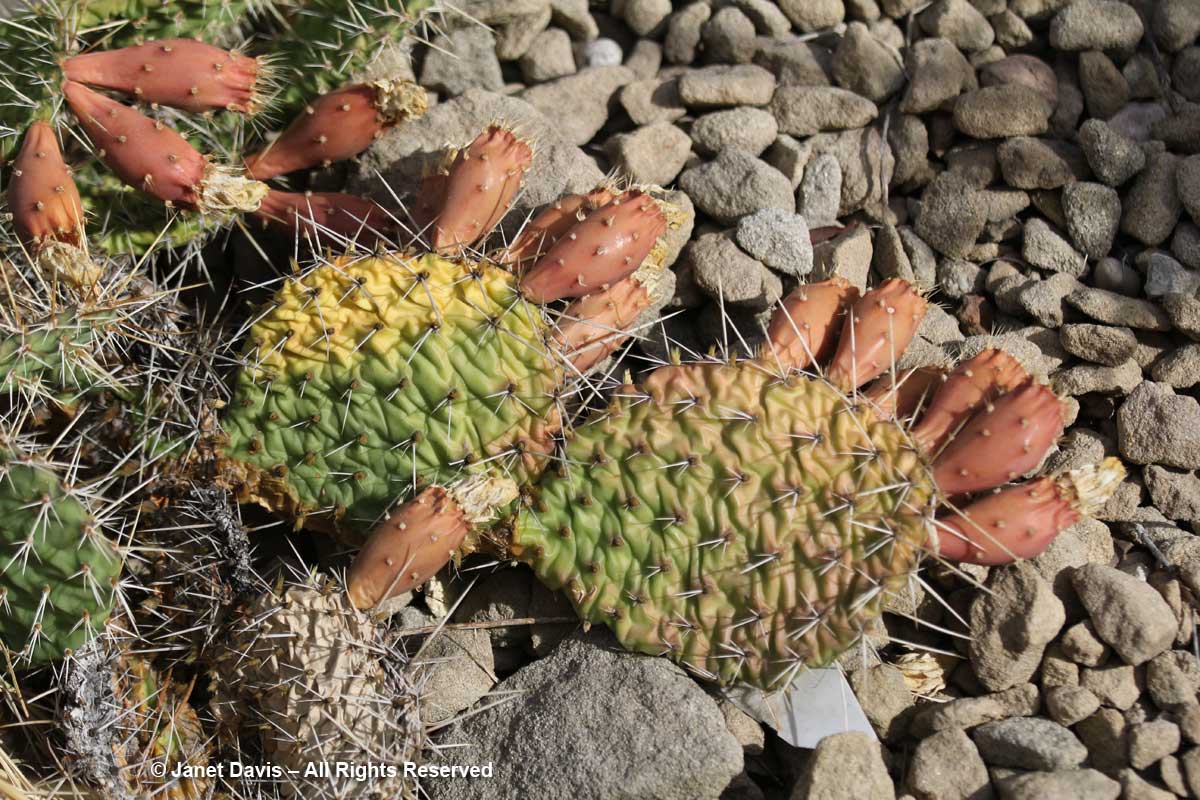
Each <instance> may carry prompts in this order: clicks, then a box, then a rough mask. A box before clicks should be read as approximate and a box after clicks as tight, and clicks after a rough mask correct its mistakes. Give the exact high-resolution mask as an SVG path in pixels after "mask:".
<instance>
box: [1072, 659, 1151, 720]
mask: <svg viewBox="0 0 1200 800" xmlns="http://www.w3.org/2000/svg"><path fill="white" fill-rule="evenodd" d="M1079 685H1080V686H1082V687H1083V688H1085V689H1087V690H1089V691H1091V692H1092V693H1093V694H1094V695H1096V696H1097V697H1099V698H1100V702H1101V703H1102V704H1103V705H1106V706H1111V707H1113V708H1115V709H1117V710H1118V711H1126V710H1128V709H1129V708H1130V707H1131V706H1132V705H1133V704H1134V703H1136V702H1137V699H1138V695H1140V694H1141V687H1139V686H1138V678H1137V673H1136V672H1135V671H1134V668H1133V667H1131V666H1129V665H1128V664H1107V665H1105V666H1103V667H1090V668H1087V669H1082V670H1080V671H1079Z"/></svg>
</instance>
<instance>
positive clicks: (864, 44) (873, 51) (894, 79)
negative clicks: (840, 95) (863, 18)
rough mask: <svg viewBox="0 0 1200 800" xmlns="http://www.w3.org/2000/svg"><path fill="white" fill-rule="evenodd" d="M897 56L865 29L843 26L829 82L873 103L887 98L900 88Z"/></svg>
mask: <svg viewBox="0 0 1200 800" xmlns="http://www.w3.org/2000/svg"><path fill="white" fill-rule="evenodd" d="M902 63H903V62H902V61H901V58H900V54H899V53H897V52H896V51H895V50H893V49H892V48H891V47H888V46H887V45H886V44H884V43H883V42H881V41H879V40H878V39H876V38H875V37H874V36H873V35H871V32H870V31H869V30H868V29H867V26H866V25H864V24H863V23H861V22H851V23H850V24H849V25H847V26H846V32H845V33H844V34H842V38H841V41H839V42H838V47H837V50H836V51H835V52H834V54H833V79H834V80H835V81H836V82H837V84H838V86H841V87H842V88H844V89H848V90H850V91H851V92H854V93H855V94H857V95H861V96H862V97H865V98H866V99H868V100H870V101H871V102H873V103H880V102H882V101H884V100H886V99H887V98H888V97H891V96H892V95H893V94H895V93H896V92H897V91H899V90H900V88H901V87H902V86H904V69H903V67H902Z"/></svg>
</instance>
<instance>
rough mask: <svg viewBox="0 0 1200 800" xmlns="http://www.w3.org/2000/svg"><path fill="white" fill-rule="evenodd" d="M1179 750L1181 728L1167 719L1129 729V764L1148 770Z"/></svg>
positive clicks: (1144, 723)
mask: <svg viewBox="0 0 1200 800" xmlns="http://www.w3.org/2000/svg"><path fill="white" fill-rule="evenodd" d="M1178 749H1179V726H1178V725H1176V724H1175V723H1174V722H1170V721H1168V720H1165V719H1159V720H1154V721H1153V722H1143V723H1141V724H1140V725H1133V726H1132V727H1130V729H1129V764H1130V766H1132V767H1133V768H1134V769H1147V768H1148V767H1150V766H1152V765H1154V764H1157V763H1158V762H1159V761H1161V760H1162V759H1164V758H1166V757H1167V756H1169V755H1171V754H1172V753H1174V752H1175V751H1176V750H1178Z"/></svg>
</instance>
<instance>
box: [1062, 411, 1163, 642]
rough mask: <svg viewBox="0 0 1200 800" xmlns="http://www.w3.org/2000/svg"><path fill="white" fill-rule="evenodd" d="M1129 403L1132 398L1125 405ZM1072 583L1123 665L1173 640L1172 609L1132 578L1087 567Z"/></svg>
mask: <svg viewBox="0 0 1200 800" xmlns="http://www.w3.org/2000/svg"><path fill="white" fill-rule="evenodd" d="M1138 391H1141V389H1140V388H1139V390H1138ZM1132 401H1133V397H1131V398H1130V400H1129V401H1127V402H1126V406H1127V405H1128V404H1129V402H1132ZM1123 408H1124V407H1123ZM1178 424H1179V421H1176V425H1178ZM1118 435H1119V434H1118ZM1072 583H1073V584H1074V586H1075V592H1076V594H1078V595H1079V599H1080V601H1081V602H1082V603H1083V605H1084V608H1086V609H1087V612H1088V617H1089V619H1091V621H1092V626H1093V627H1094V628H1095V629H1096V634H1097V635H1098V636H1099V637H1100V638H1101V639H1103V640H1104V641H1105V642H1107V643H1108V644H1109V645H1110V646H1112V648H1113V650H1115V651H1116V652H1117V655H1119V656H1120V657H1121V658H1122V659H1123V660H1124V661H1125V663H1126V664H1131V665H1133V666H1137V665H1138V664H1141V663H1144V662H1146V661H1149V660H1150V659H1152V658H1154V657H1155V656H1156V655H1158V654H1159V653H1161V652H1163V651H1164V650H1166V649H1167V648H1168V647H1170V646H1171V643H1172V642H1173V641H1174V640H1175V628H1176V623H1175V618H1174V615H1173V614H1172V613H1171V607H1170V606H1168V605H1167V601H1165V600H1163V598H1162V596H1161V595H1160V594H1159V593H1158V592H1156V591H1154V589H1153V588H1151V587H1150V586H1149V585H1148V584H1146V583H1143V582H1142V581H1139V580H1138V579H1137V578H1135V577H1133V576H1132V575H1128V574H1126V573H1124V572H1121V571H1120V570H1116V569H1113V568H1112V567H1106V566H1103V565H1101V564H1088V565H1086V566H1083V567H1080V568H1079V569H1078V570H1076V571H1075V573H1074V575H1073V576H1072Z"/></svg>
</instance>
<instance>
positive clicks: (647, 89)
mask: <svg viewBox="0 0 1200 800" xmlns="http://www.w3.org/2000/svg"><path fill="white" fill-rule="evenodd" d="M618 98H619V100H620V103H621V108H623V109H625V113H626V114H628V115H629V118H630V119H631V120H633V122H634V124H635V125H650V124H653V123H655V122H674V121H675V120H677V119H679V118H680V117H682V116H683V115H685V114H687V109H686V108H684V106H683V101H682V100H680V99H679V81H678V80H676V79H675V78H651V79H649V80H640V81H633V82H632V83H628V84H626V85H625V86H623V87H622V88H621V93H620V95H619V96H618Z"/></svg>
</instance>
